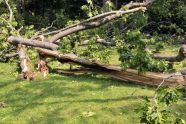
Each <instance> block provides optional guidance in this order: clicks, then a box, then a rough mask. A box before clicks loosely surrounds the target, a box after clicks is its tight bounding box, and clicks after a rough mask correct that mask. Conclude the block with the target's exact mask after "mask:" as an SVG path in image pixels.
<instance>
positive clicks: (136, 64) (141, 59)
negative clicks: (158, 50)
mask: <svg viewBox="0 0 186 124" xmlns="http://www.w3.org/2000/svg"><path fill="white" fill-rule="evenodd" d="M154 42H155V41H154V39H153V38H148V37H146V36H145V35H144V34H142V33H141V32H140V31H138V30H135V31H128V32H127V33H126V35H125V41H124V43H123V42H122V45H120V46H119V47H120V48H119V49H118V52H119V54H120V58H119V59H120V61H121V62H122V65H121V66H122V67H123V68H124V69H126V68H136V69H138V70H139V71H140V72H144V71H161V72H162V71H166V70H167V68H168V63H167V62H165V61H158V60H155V59H153V58H152V57H151V56H152V51H150V50H149V49H148V45H150V44H153V43H154Z"/></svg>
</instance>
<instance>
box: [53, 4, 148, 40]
mask: <svg viewBox="0 0 186 124" xmlns="http://www.w3.org/2000/svg"><path fill="white" fill-rule="evenodd" d="M145 9H146V8H145V7H138V8H134V9H130V10H126V11H114V13H115V14H111V15H109V16H106V17H104V18H102V19H99V20H95V21H94V20H93V21H91V22H89V21H88V22H87V21H85V22H84V23H80V24H78V25H75V26H72V27H70V28H66V29H65V30H64V31H61V32H60V33H58V34H56V35H54V36H53V37H52V38H51V40H50V41H51V42H55V41H57V40H58V39H60V38H62V37H64V36H67V35H70V34H72V33H75V32H79V31H83V30H86V29H91V28H96V27H99V26H101V25H104V24H106V23H108V22H110V21H112V20H114V19H118V18H121V16H122V15H125V14H129V13H134V12H136V11H144V10H145Z"/></svg>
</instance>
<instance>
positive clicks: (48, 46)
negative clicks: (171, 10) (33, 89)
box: [8, 0, 186, 86]
mask: <svg viewBox="0 0 186 124" xmlns="http://www.w3.org/2000/svg"><path fill="white" fill-rule="evenodd" d="M154 1H155V0H147V1H145V2H142V3H134V2H130V3H129V4H127V5H126V6H125V7H126V8H127V10H122V9H121V10H117V11H110V12H105V13H102V14H99V15H96V16H94V17H91V18H89V19H87V20H85V21H82V22H80V23H77V24H74V25H72V26H69V27H66V28H63V29H59V30H55V31H51V32H48V33H43V34H40V33H38V34H37V35H34V36H33V38H31V39H26V38H22V37H21V36H18V37H15V36H10V37H9V38H8V42H9V43H10V44H12V45H15V46H18V55H19V59H20V67H21V70H22V71H21V72H22V74H23V78H24V79H28V80H32V79H33V78H34V73H33V71H32V70H31V69H30V68H29V67H28V65H29V61H28V57H27V55H26V48H25V46H32V47H36V49H37V51H38V70H39V71H40V72H42V73H43V75H44V77H45V76H46V75H47V74H48V73H49V67H48V66H47V63H46V61H45V58H47V57H49V58H55V59H57V60H58V61H59V62H61V63H74V64H78V65H81V66H83V67H85V68H88V70H87V71H94V72H98V73H101V74H106V75H108V76H111V77H113V78H116V79H120V80H124V81H131V82H136V83H138V84H146V85H151V86H158V85H159V84H160V82H161V81H162V80H164V79H165V78H166V77H171V78H168V79H166V80H165V82H164V84H163V85H165V86H167V85H185V84H186V83H185V82H186V81H185V78H184V77H183V76H181V77H174V76H172V75H174V74H161V73H153V72H145V73H139V72H138V71H137V70H134V69H127V70H123V69H122V68H121V67H119V66H115V65H107V64H102V63H100V62H98V61H95V60H92V61H90V60H89V59H84V58H80V57H78V56H76V55H75V54H73V53H68V54H61V53H60V52H58V51H56V50H57V49H58V48H59V45H58V43H59V42H60V40H59V39H62V38H63V37H65V36H69V35H71V34H74V33H77V32H80V31H83V30H88V29H93V28H97V27H100V26H102V25H105V24H107V23H109V22H110V21H112V20H116V19H119V18H121V17H122V16H123V15H125V14H130V13H134V12H138V11H145V10H146V7H147V6H148V5H149V4H150V3H152V2H154ZM49 35H50V36H51V35H53V36H51V38H50V39H49V38H46V40H44V39H45V37H44V36H49ZM39 37H42V39H40V40H39ZM97 43H100V44H103V45H105V46H114V45H115V42H113V41H112V42H108V41H106V40H104V39H98V40H97ZM185 48H186V47H185V46H182V47H181V48H180V51H179V53H178V55H177V56H173V57H170V56H168V57H167V56H161V55H154V56H153V58H155V59H159V60H166V61H170V62H175V61H183V60H184V58H185Z"/></svg>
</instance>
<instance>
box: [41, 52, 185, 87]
mask: <svg viewBox="0 0 186 124" xmlns="http://www.w3.org/2000/svg"><path fill="white" fill-rule="evenodd" d="M39 52H40V53H42V55H44V56H46V57H50V58H57V60H58V61H60V62H61V63H75V64H78V65H81V66H83V67H86V68H89V69H91V70H87V71H94V72H98V73H101V74H106V75H108V76H111V77H113V78H116V79H120V80H124V81H131V82H136V83H138V84H145V85H151V86H158V85H159V84H160V82H161V81H162V80H163V79H164V78H165V77H170V76H171V75H173V74H160V73H153V72H145V73H138V71H137V70H134V69H127V70H123V69H122V68H121V67H119V66H114V65H105V64H101V63H99V62H97V61H90V60H87V59H83V58H79V57H78V56H76V55H74V54H64V55H63V54H61V53H59V52H57V51H51V50H46V49H39ZM80 71H81V70H80ZM163 85H164V86H168V85H169V86H170V85H186V79H185V78H184V77H183V76H182V77H173V78H170V79H167V80H165V82H164V84H163Z"/></svg>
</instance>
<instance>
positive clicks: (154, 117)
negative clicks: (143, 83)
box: [136, 88, 185, 124]
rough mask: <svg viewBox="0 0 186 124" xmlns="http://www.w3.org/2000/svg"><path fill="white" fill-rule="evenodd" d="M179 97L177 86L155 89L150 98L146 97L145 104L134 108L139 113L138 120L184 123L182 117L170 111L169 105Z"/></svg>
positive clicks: (153, 122)
mask: <svg viewBox="0 0 186 124" xmlns="http://www.w3.org/2000/svg"><path fill="white" fill-rule="evenodd" d="M179 98H180V93H179V92H178V89H177V88H167V89H160V90H157V91H156V93H155V96H154V98H153V99H152V100H149V99H148V98H147V97H146V98H145V104H144V105H143V106H141V107H140V108H138V109H137V110H136V112H138V113H140V122H141V123H145V124H169V123H171V124H172V123H174V124H185V121H184V120H183V119H181V118H180V117H177V116H175V113H174V112H171V111H170V108H171V106H170V105H172V104H173V103H176V102H177V101H178V100H179Z"/></svg>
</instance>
